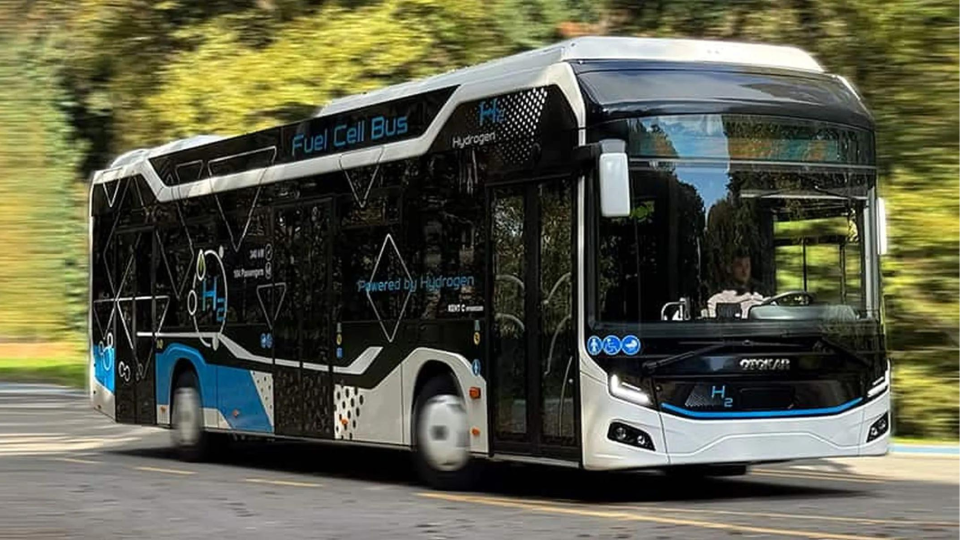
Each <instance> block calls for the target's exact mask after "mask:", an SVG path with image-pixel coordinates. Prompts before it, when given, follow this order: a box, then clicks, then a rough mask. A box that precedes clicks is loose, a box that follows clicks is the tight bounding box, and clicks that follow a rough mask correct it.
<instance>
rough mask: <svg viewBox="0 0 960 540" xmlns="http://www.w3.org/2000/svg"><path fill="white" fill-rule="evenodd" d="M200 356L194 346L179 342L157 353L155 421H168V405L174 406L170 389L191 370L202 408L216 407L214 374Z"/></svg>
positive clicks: (166, 422) (172, 389)
mask: <svg viewBox="0 0 960 540" xmlns="http://www.w3.org/2000/svg"><path fill="white" fill-rule="evenodd" d="M212 367H213V366H208V365H207V363H206V361H205V360H204V359H203V356H202V355H201V354H200V353H199V352H198V351H197V350H196V349H194V348H192V347H187V346H185V345H181V344H171V345H169V346H168V347H167V348H166V349H165V350H164V351H163V352H161V353H158V354H157V355H156V370H157V377H156V381H157V382H156V386H157V389H156V392H157V393H156V396H157V397H156V399H157V405H158V407H157V409H158V411H157V423H158V424H160V425H169V424H170V408H171V407H172V406H173V392H174V391H175V390H176V383H177V379H178V378H179V377H180V375H181V374H183V373H184V372H187V371H192V372H193V373H194V375H195V376H196V378H197V391H198V392H199V393H200V401H201V404H202V406H203V407H204V408H208V407H216V401H217V400H216V395H215V389H216V387H215V380H214V379H215V377H216V375H215V373H213V371H212V369H211V368H212Z"/></svg>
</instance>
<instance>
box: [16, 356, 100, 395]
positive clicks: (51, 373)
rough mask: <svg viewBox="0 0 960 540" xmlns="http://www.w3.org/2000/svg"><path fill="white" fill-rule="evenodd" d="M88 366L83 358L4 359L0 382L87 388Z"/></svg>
mask: <svg viewBox="0 0 960 540" xmlns="http://www.w3.org/2000/svg"><path fill="white" fill-rule="evenodd" d="M86 380H87V365H86V362H85V361H84V360H83V358H82V357H81V358H76V357H67V358H3V357H0V381H3V382H33V383H51V384H62V385H66V386H72V387H74V388H85V387H86Z"/></svg>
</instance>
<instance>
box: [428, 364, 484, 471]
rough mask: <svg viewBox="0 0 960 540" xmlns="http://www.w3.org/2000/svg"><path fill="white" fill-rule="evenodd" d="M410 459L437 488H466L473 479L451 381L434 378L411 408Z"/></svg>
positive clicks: (460, 406) (463, 418) (463, 415)
mask: <svg viewBox="0 0 960 540" xmlns="http://www.w3.org/2000/svg"><path fill="white" fill-rule="evenodd" d="M414 418H415V422H414V430H413V433H414V459H415V460H416V465H417V472H418V473H419V474H420V477H421V478H422V479H423V480H424V481H425V482H426V483H427V484H429V485H430V486H432V487H434V488H437V489H451V490H462V489H468V488H469V487H470V486H471V485H473V483H474V482H475V480H476V466H477V464H476V463H475V460H473V459H472V458H471V456H470V434H469V427H468V425H467V424H468V422H467V411H466V408H465V407H464V402H463V398H462V397H461V396H460V394H459V393H458V392H457V389H456V386H455V385H454V382H453V380H452V379H451V378H450V377H447V376H440V377H434V378H432V379H430V380H429V381H427V384H425V385H424V386H423V388H422V389H421V391H420V394H419V396H417V402H416V406H415V407H414Z"/></svg>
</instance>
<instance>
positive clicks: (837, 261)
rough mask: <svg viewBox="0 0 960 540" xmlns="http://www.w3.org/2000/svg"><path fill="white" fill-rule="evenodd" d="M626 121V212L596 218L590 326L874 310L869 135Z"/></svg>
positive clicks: (724, 119) (715, 121)
mask: <svg viewBox="0 0 960 540" xmlns="http://www.w3.org/2000/svg"><path fill="white" fill-rule="evenodd" d="M627 122H628V123H629V126H628V128H629V129H628V131H627V132H628V133H629V138H628V141H627V143H628V145H627V146H628V153H629V155H630V158H631V197H632V211H631V214H630V216H629V217H626V218H612V219H608V218H598V222H597V229H596V234H595V236H594V248H593V249H594V256H595V257H596V259H595V267H594V275H595V280H596V281H595V283H594V284H593V285H594V290H595V291H596V293H595V294H596V297H595V298H596V301H595V312H594V319H595V320H597V321H599V322H627V323H632V322H642V323H648V322H658V323H664V324H676V323H683V322H691V321H701V322H704V323H710V324H718V323H725V322H726V323H731V324H748V323H749V322H750V321H781V322H782V321H796V320H818V321H821V320H824V319H829V320H851V321H852V320H858V319H864V318H868V317H870V316H871V315H872V314H871V313H870V311H871V307H872V306H873V305H874V302H871V301H870V299H868V297H867V295H868V294H870V293H869V290H870V289H869V287H867V286H866V281H867V279H868V278H867V276H868V272H869V268H868V266H869V265H870V264H872V262H870V261H873V260H874V258H873V257H869V256H868V254H867V253H865V250H867V249H870V247H869V246H870V244H869V243H868V242H867V241H866V240H865V238H867V239H868V238H870V233H869V232H868V231H866V230H865V227H866V226H868V222H867V221H866V220H865V219H864V209H865V207H866V203H867V201H868V195H870V193H871V192H870V189H871V187H872V186H873V185H874V178H875V176H874V174H875V173H874V170H873V168H872V167H871V166H870V164H871V163H872V159H873V157H872V138H871V137H870V136H869V133H867V132H862V131H860V130H854V129H847V128H843V127H838V126H836V125H828V124H823V123H818V122H812V121H809V122H808V121H799V120H792V119H791V120H785V119H776V118H772V119H771V118H766V119H765V118H763V117H756V116H753V117H748V116H734V115H731V116H720V115H697V116H676V117H655V118H640V119H631V120H628V121H627Z"/></svg>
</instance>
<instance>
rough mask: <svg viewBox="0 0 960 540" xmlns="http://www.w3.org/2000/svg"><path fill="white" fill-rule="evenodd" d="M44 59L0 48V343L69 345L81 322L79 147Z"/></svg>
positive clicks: (1, 44)
mask: <svg viewBox="0 0 960 540" xmlns="http://www.w3.org/2000/svg"><path fill="white" fill-rule="evenodd" d="M48 52H49V51H47V50H46V49H44V48H43V47H42V46H41V45H37V44H33V43H29V42H28V41H27V40H26V39H23V38H21V37H18V36H11V37H5V38H3V39H2V41H0V80H2V81H3V84H0V126H2V127H0V171H2V172H3V181H2V182H0V238H2V242H3V244H2V246H3V249H2V250H0V341H6V340H11V339H17V340H43V341H49V340H56V341H61V340H76V339H77V338H78V337H79V335H80V334H81V332H82V331H83V327H84V321H85V317H86V315H85V313H86V309H85V302H84V301H83V300H84V299H85V295H86V278H85V276H86V271H85V267H86V257H85V254H84V251H85V250H84V247H85V233H86V230H85V226H84V224H85V219H84V217H83V215H84V213H85V212H84V207H85V202H84V201H85V197H84V196H83V193H84V188H83V187H82V186H80V185H78V184H77V182H75V174H76V168H77V164H78V161H79V159H80V157H81V156H82V154H83V144H82V143H78V142H77V141H75V140H73V138H72V130H71V127H70V121H69V118H68V117H67V116H66V115H65V114H64V113H63V111H62V110H61V106H62V103H63V101H64V98H65V95H64V93H63V91H62V90H61V89H60V88H59V87H58V85H57V80H56V78H55V77H54V75H53V72H52V69H51V66H50V65H49V63H48V60H49V57H48V56H46V55H47V54H48Z"/></svg>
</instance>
